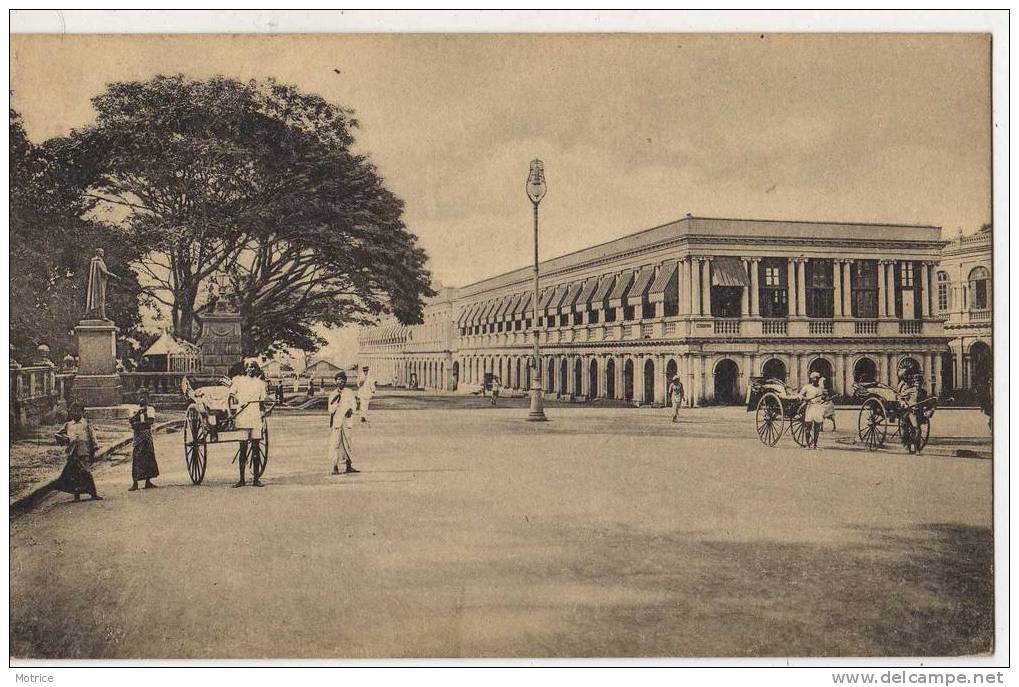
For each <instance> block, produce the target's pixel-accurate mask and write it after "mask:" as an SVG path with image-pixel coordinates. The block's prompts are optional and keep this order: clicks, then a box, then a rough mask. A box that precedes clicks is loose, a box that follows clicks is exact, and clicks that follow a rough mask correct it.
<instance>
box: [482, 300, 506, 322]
mask: <svg viewBox="0 0 1019 687" xmlns="http://www.w3.org/2000/svg"><path fill="white" fill-rule="evenodd" d="M500 302H501V301H499V299H494V300H491V301H489V302H488V305H486V306H485V309H484V311H483V312H482V313H481V321H482V323H485V324H487V323H491V322H494V321H495V318H494V317H493V315H495V309H496V308H498V307H499V303H500Z"/></svg>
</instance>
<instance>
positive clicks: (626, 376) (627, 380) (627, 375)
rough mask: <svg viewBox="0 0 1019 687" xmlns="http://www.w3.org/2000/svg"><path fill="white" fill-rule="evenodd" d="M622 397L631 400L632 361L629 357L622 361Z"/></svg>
mask: <svg viewBox="0 0 1019 687" xmlns="http://www.w3.org/2000/svg"><path fill="white" fill-rule="evenodd" d="M623 399H624V400H626V401H632V400H633V361H632V360H630V359H629V358H627V359H626V362H624V363H623Z"/></svg>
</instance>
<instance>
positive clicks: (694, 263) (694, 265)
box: [690, 257, 701, 315]
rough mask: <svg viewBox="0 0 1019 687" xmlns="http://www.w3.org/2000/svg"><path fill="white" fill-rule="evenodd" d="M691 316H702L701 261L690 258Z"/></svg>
mask: <svg viewBox="0 0 1019 687" xmlns="http://www.w3.org/2000/svg"><path fill="white" fill-rule="evenodd" d="M690 314H691V315H700V314H701V259H700V258H694V257H691V258H690Z"/></svg>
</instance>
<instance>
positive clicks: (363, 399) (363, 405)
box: [357, 365, 375, 422]
mask: <svg viewBox="0 0 1019 687" xmlns="http://www.w3.org/2000/svg"><path fill="white" fill-rule="evenodd" d="M359 382H360V383H359V385H358V387H357V407H358V408H359V409H360V411H361V422H368V404H369V403H371V400H372V396H374V395H375V375H373V374H372V373H371V372H370V371H369V370H368V366H367V365H365V366H363V367H362V368H361V374H360V379H359Z"/></svg>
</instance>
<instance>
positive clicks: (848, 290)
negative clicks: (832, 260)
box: [842, 258, 853, 317]
mask: <svg viewBox="0 0 1019 687" xmlns="http://www.w3.org/2000/svg"><path fill="white" fill-rule="evenodd" d="M842 264H843V268H842V316H843V317H852V316H853V291H852V289H853V284H852V279H851V278H850V275H851V274H852V272H853V261H852V259H851V258H846V259H844V260H843V261H842Z"/></svg>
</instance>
